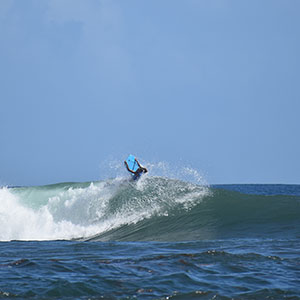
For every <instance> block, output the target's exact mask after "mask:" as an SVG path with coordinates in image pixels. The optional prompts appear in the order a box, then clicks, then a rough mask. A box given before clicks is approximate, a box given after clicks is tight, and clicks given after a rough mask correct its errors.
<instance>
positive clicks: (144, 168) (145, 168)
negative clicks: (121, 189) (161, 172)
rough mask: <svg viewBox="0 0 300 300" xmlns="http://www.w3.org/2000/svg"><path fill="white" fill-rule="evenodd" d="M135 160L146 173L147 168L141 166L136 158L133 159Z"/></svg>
mask: <svg viewBox="0 0 300 300" xmlns="http://www.w3.org/2000/svg"><path fill="white" fill-rule="evenodd" d="M135 161H136V163H137V164H138V166H139V167H140V168H141V169H142V170H143V171H144V173H147V172H148V170H147V169H146V168H144V167H142V166H141V165H140V163H139V162H138V160H137V159H135Z"/></svg>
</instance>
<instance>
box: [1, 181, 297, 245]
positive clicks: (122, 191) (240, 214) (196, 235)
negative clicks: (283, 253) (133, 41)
mask: <svg viewBox="0 0 300 300" xmlns="http://www.w3.org/2000/svg"><path fill="white" fill-rule="evenodd" d="M0 202H1V207H0V226H1V231H0V240H1V241H8V240H59V239H62V240H72V239H76V240H95V241H111V240H115V241H187V240H203V239H223V238H235V237H238V238H241V237H245V238H248V237H251V238H253V237H261V236H264V237H270V238H272V237H275V236H276V237H281V236H282V237H284V238H286V237H295V236H296V237H297V235H298V237H299V232H298V231H297V228H299V225H300V197H299V195H284V194H281V195H254V194H243V193H241V192H237V191H230V190H225V189H220V188H215V187H213V188H212V187H208V186H202V185H196V184H192V183H187V182H183V181H179V180H174V179H168V178H162V177H145V178H142V179H141V180H140V181H138V182H137V183H136V182H130V181H128V180H125V179H122V178H119V179H111V180H106V181H100V182H87V183H60V184H54V185H48V186H38V187H15V188H7V187H2V188H1V189H0Z"/></svg>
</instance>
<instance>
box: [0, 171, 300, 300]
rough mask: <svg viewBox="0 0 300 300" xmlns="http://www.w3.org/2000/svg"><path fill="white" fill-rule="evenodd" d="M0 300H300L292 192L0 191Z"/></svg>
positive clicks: (298, 215)
mask: <svg viewBox="0 0 300 300" xmlns="http://www.w3.org/2000/svg"><path fill="white" fill-rule="evenodd" d="M0 247H1V256H0V298H5V299H27V298H28V299H249V300H250V299H260V300H261V299H300V185H212V186H208V185H201V184H193V183H190V182H185V181H181V180H176V179H170V178H166V177H151V176H149V177H147V176H145V177H143V178H142V179H141V180H140V181H138V182H130V181H128V180H126V179H124V178H117V179H109V180H104V181H98V182H85V183H59V184H53V185H47V186H35V187H1V188H0Z"/></svg>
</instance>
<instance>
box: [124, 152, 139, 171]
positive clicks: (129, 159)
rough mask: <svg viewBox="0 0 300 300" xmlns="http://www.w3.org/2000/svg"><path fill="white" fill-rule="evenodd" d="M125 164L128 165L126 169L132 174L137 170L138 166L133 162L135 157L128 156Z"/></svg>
mask: <svg viewBox="0 0 300 300" xmlns="http://www.w3.org/2000/svg"><path fill="white" fill-rule="evenodd" d="M126 162H127V164H128V168H129V169H130V170H132V171H133V172H135V171H136V170H137V169H138V168H139V165H138V164H137V162H136V161H135V156H134V155H131V154H130V155H129V156H128V157H127V159H126Z"/></svg>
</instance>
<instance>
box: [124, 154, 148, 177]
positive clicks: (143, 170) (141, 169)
mask: <svg viewBox="0 0 300 300" xmlns="http://www.w3.org/2000/svg"><path fill="white" fill-rule="evenodd" d="M135 161H136V163H137V164H138V166H139V167H138V169H137V170H136V171H133V170H130V168H129V167H128V163H127V161H126V160H125V161H124V164H125V166H126V169H127V171H128V172H130V173H132V174H133V176H132V179H133V180H137V179H138V178H140V176H141V175H142V174H143V173H147V172H148V170H147V169H146V168H145V167H142V166H141V165H140V163H139V162H138V161H137V159H136V158H135Z"/></svg>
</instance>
